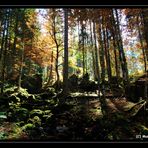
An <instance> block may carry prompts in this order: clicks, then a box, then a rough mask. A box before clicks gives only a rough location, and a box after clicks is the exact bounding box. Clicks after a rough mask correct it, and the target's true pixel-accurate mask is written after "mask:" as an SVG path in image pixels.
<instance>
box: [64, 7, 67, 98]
mask: <svg viewBox="0 0 148 148" xmlns="http://www.w3.org/2000/svg"><path fill="white" fill-rule="evenodd" d="M67 94H68V10H67V9H66V8H65V9H64V67H63V95H64V96H67Z"/></svg>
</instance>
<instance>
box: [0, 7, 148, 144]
mask: <svg viewBox="0 0 148 148" xmlns="http://www.w3.org/2000/svg"><path fill="white" fill-rule="evenodd" d="M17 140H23V141H34V140H39V141H51V142H52V141H73V142H75V141H76V142H77V141H98V142H99V141H148V9H147V8H40V9H39V8H1V9H0V141H17Z"/></svg>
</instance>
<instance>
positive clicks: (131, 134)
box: [0, 95, 148, 141]
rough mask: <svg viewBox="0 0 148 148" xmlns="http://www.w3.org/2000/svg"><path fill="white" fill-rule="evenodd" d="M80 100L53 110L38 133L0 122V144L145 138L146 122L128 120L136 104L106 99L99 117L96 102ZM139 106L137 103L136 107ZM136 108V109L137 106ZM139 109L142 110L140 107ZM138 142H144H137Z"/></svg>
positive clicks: (138, 117) (94, 99)
mask: <svg viewBox="0 0 148 148" xmlns="http://www.w3.org/2000/svg"><path fill="white" fill-rule="evenodd" d="M92 96H93V97H92V98H91V97H88V98H87V97H82V98H81V97H80V98H75V99H74V100H67V102H66V104H63V105H62V106H57V108H55V109H54V111H53V112H54V115H53V117H52V119H51V120H52V122H51V121H50V122H51V123H50V125H48V123H47V124H45V126H44V125H43V124H42V127H39V129H40V130H38V129H37V130H38V131H39V132H35V133H34V134H35V135H34V134H32V133H33V132H34V131H31V130H30V131H29V134H30V133H31V136H30V135H29V134H28V133H26V132H24V130H23V128H22V127H21V126H17V123H15V122H8V121H3V122H2V121H0V139H1V140H43V141H44V140H47V141H48V140H49V141H102V140H103V141H104V140H107V141H110V140H111V141H112V140H120V141H122V140H125V141H128V140H137V135H143V134H144V135H148V122H147V121H148V119H147V118H146V117H145V113H144V112H143V111H142V112H141V113H140V115H137V114H136V116H135V115H134V116H129V113H130V112H133V110H134V108H133V107H134V106H135V105H136V104H137V103H133V102H130V101H128V100H127V99H126V98H124V97H119V98H112V99H110V98H106V103H107V112H108V115H107V116H106V117H104V116H103V113H102V110H101V104H100V101H99V98H97V97H96V96H95V95H92ZM140 104H141V103H140ZM138 107H139V106H138ZM140 107H142V106H140ZM138 140H148V139H146V138H144V139H143V138H141V139H138Z"/></svg>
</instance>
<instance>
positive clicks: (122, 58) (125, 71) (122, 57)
mask: <svg viewBox="0 0 148 148" xmlns="http://www.w3.org/2000/svg"><path fill="white" fill-rule="evenodd" d="M115 14H116V22H117V25H116V30H117V32H116V35H117V38H118V50H119V58H120V62H121V68H122V74H123V82H124V86H125V87H126V86H128V84H129V78H128V68H127V62H126V58H125V53H124V50H123V43H122V37H121V31H120V26H119V17H118V12H117V9H115Z"/></svg>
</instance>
